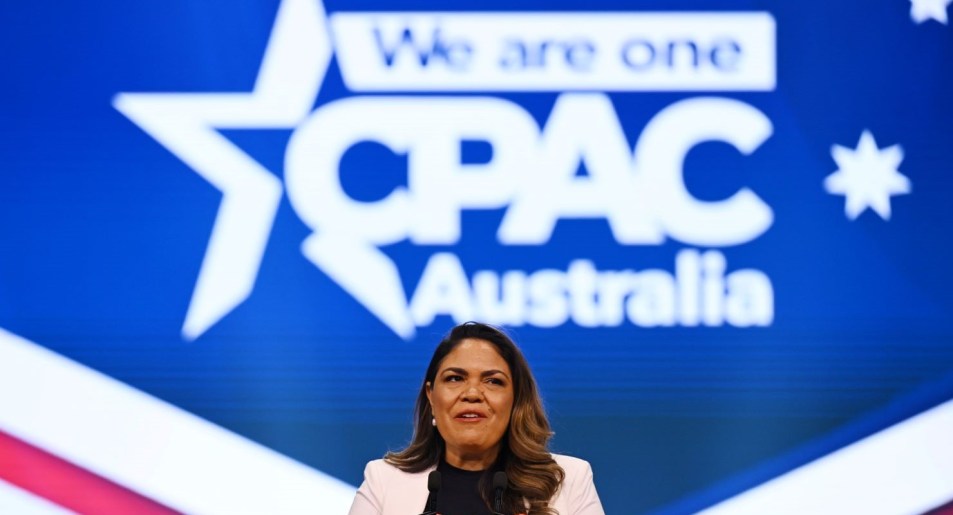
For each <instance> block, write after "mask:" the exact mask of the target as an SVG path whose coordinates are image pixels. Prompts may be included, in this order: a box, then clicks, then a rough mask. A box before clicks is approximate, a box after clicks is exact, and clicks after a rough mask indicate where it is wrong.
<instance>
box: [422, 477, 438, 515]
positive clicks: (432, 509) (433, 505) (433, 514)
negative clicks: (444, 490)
mask: <svg viewBox="0 0 953 515" xmlns="http://www.w3.org/2000/svg"><path fill="white" fill-rule="evenodd" d="M427 490H429V491H430V494H429V495H428V496H427V505H426V506H425V507H424V512H423V513H421V514H420V515H437V494H438V493H439V492H440V472H437V471H436V470H434V471H433V472H431V473H430V475H429V476H427Z"/></svg>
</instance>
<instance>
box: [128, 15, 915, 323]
mask: <svg viewBox="0 0 953 515" xmlns="http://www.w3.org/2000/svg"><path fill="white" fill-rule="evenodd" d="M569 16H570V14H566V13H543V12H534V13H335V14H333V15H332V16H330V18H327V17H326V16H325V13H324V11H323V8H322V6H321V5H320V3H317V2H313V1H310V0H285V1H284V2H283V3H282V5H281V7H280V9H279V13H278V17H277V21H276V24H275V27H274V30H273V32H272V35H271V40H270V42H269V44H268V48H267V51H266V53H265V57H264V60H263V62H262V65H261V70H260V72H259V76H258V79H257V81H256V83H255V87H254V89H253V91H252V92H251V93H246V94H235V93H213V94H187V93H166V94H158V93H151V94H142V93H122V94H119V95H118V96H117V97H116V99H115V101H114V105H115V107H116V108H117V109H119V110H120V111H121V112H123V113H124V114H125V115H126V116H128V117H129V118H130V119H132V120H133V121H134V122H135V123H137V124H138V125H139V126H140V127H142V128H143V129H144V130H145V131H146V132H148V133H149V134H150V135H152V136H153V137H154V138H155V139H156V140H158V141H159V142H160V143H161V144H163V145H164V146H166V147H167V148H168V149H169V150H170V151H172V152H173V153H175V154H176V155H177V156H178V157H180V158H181V159H182V160H183V161H184V162H185V163H186V164H188V165H189V166H191V167H192V168H193V169H194V170H195V171H196V172H197V173H199V174H200V175H201V176H202V177H204V178H205V179H206V180H208V181H209V182H210V183H211V184H212V185H213V186H215V187H216V188H218V189H219V190H220V191H221V192H222V195H223V197H222V202H221V206H220V208H219V212H218V215H217V219H216V222H215V226H214V230H213V233H212V235H211V238H210V241H209V245H208V249H207V252H206V255H205V259H204V262H203V264H202V268H201V272H200V274H199V277H198V280H197V283H196V285H195V291H194V293H193V298H192V301H191V304H190V306H189V310H188V313H187V315H186V319H185V323H184V326H183V329H182V331H183V335H184V336H185V337H186V338H187V339H194V338H197V337H198V336H200V335H201V334H202V333H204V332H205V331H206V330H208V329H209V328H210V327H211V326H213V325H214V324H215V323H217V322H218V321H219V320H220V319H221V318H222V317H223V316H225V315H226V314H228V313H229V312H230V311H231V310H232V309H234V308H235V307H236V306H237V305H239V304H240V303H241V302H243V301H244V300H245V299H246V298H247V297H248V296H249V295H250V294H251V291H252V288H253V285H254V282H255V277H256V275H257V272H258V269H259V266H260V264H261V260H262V255H263V253H264V249H265V245H266V243H267V241H268V238H269V234H270V232H271V227H272V224H273V222H274V218H275V213H276V211H277V207H278V204H279V202H280V199H281V198H282V195H283V194H285V193H286V194H287V196H288V199H289V201H290V203H291V205H292V207H293V208H294V210H295V212H296V213H297V214H298V216H299V217H300V218H301V220H302V221H304V222H305V223H306V224H307V225H308V226H309V227H310V228H311V229H312V231H313V233H312V234H311V235H310V236H308V237H307V238H306V239H305V241H304V242H303V244H302V253H303V254H304V255H305V256H306V257H307V258H308V259H309V260H310V261H311V262H312V263H313V264H314V265H316V266H317V267H318V268H319V269H320V270H322V271H323V272H324V273H325V274H327V275H328V276H329V277H330V278H331V279H333V280H334V281H335V282H336V283H337V284H338V285H340V286H341V287H342V288H343V289H344V290H345V291H347V292H348V293H349V294H350V295H351V296H352V297H354V298H355V299H356V300H357V301H358V302H360V303H361V304H362V305H363V306H364V307H366V308H367V309H368V310H369V311H370V312H371V313H373V314H374V315H375V316H376V317H377V318H379V319H380V320H381V321H382V322H383V323H384V324H385V325H387V327H389V328H390V329H391V330H393V331H394V332H395V333H396V334H398V335H399V336H401V337H403V338H405V339H409V338H412V337H413V336H414V334H415V331H416V328H417V327H420V326H426V325H428V324H430V323H431V322H432V321H433V320H434V318H435V317H436V316H438V315H450V316H452V317H453V318H454V319H455V320H457V321H464V320H469V319H475V318H478V319H482V320H486V321H488V322H493V323H498V324H506V325H524V324H529V325H534V326H538V327H555V326H559V325H562V324H564V323H567V322H568V321H570V320H571V321H572V322H574V323H576V324H578V325H580V326H583V327H598V326H618V325H621V324H623V323H625V322H628V323H631V324H633V325H636V326H640V327H667V326H689V327H690V326H698V325H706V326H721V325H725V324H728V325H732V326H736V327H748V326H767V325H770V324H771V323H772V321H773V318H774V291H773V285H772V283H771V280H770V278H769V277H768V276H767V275H766V274H765V273H764V272H762V271H760V270H756V269H750V268H749V269H738V270H729V266H728V263H727V260H726V258H725V255H724V254H722V252H721V251H719V250H717V247H725V246H735V245H741V244H745V243H748V242H751V241H753V240H755V239H756V238H758V237H759V236H760V235H762V234H764V233H765V232H766V231H768V230H769V229H770V227H771V225H772V223H773V220H774V213H773V211H772V209H771V207H770V206H769V205H768V204H767V203H766V202H765V201H764V200H763V199H762V198H761V197H759V195H758V194H757V192H755V191H753V190H751V189H749V188H747V187H741V188H740V189H738V190H737V191H736V192H734V193H733V194H731V195H729V196H727V197H726V198H722V199H719V200H701V199H699V198H696V197H695V196H693V195H692V193H690V192H689V191H688V189H687V188H686V185H685V181H684V177H683V165H684V161H685V157H686V155H687V154H688V153H689V151H691V150H692V149H693V148H694V147H695V146H697V145H699V144H701V143H705V142H711V141H716V142H721V143H725V144H728V145H731V146H732V147H734V148H735V149H737V151H738V152H739V153H741V154H742V155H750V154H752V153H753V152H756V151H757V150H758V148H759V147H760V146H761V145H762V144H763V143H764V142H765V141H766V140H768V139H769V138H770V137H771V135H772V132H773V126H772V122H771V120H770V119H769V118H768V117H767V116H766V115H765V114H764V113H762V112H761V111H760V110H758V109H757V108H755V107H753V106H751V105H749V104H747V103H745V102H742V101H739V100H734V99H729V98H723V97H718V96H710V94H708V95H704V96H697V97H691V98H688V99H684V100H681V101H677V102H675V103H673V104H671V105H669V106H667V107H665V108H664V109H662V110H661V111H660V112H658V113H657V114H656V115H655V116H653V117H652V118H651V119H650V120H649V121H648V122H647V124H646V125H645V127H644V128H643V129H642V131H641V134H640V135H639V137H638V139H637V141H636V142H635V144H634V147H631V146H630V145H629V143H627V140H626V137H625V133H624V132H623V128H622V126H621V123H620V120H619V116H618V115H617V113H616V111H615V108H614V106H613V103H612V101H611V99H610V98H609V96H608V95H607V94H606V93H599V92H594V91H605V92H610V91H612V92H636V91H688V92H690V91H708V92H710V91H772V90H773V89H774V88H775V84H776V62H775V61H776V60H775V39H776V36H775V23H774V19H773V18H772V17H771V15H770V14H768V13H764V12H741V13H722V12H719V13H691V12H689V13H612V14H602V13H573V14H572V15H571V16H572V23H571V24H569V23H566V21H567V19H568V17H569ZM568 27H571V29H570V28H568ZM332 50H333V52H334V53H335V55H336V56H337V62H338V63H339V66H340V69H341V72H342V76H343V79H344V82H345V85H346V86H347V87H348V89H349V90H351V91H352V92H357V93H359V92H374V91H389V92H395V91H396V92H400V91H413V92H417V93H420V92H426V93H434V94H433V95H425V96H421V95H419V94H418V95H414V96H401V95H386V96H381V95H375V96H361V95H356V96H350V97H346V98H344V99H340V100H335V101H332V102H330V103H327V104H324V105H321V106H319V107H318V108H317V109H315V110H314V111H313V112H312V110H311V106H312V104H313V101H314V99H315V97H316V95H317V92H318V90H319V88H320V86H321V83H322V80H323V77H324V75H325V72H326V71H327V68H328V66H329V63H330V60H331V56H332ZM534 91H535V92H556V93H558V97H557V100H556V102H555V105H554V107H553V109H552V111H551V113H550V114H549V115H548V117H547V119H546V120H545V121H544V122H542V123H538V122H537V121H536V120H535V119H534V118H533V117H532V116H531V115H530V113H528V112H527V111H526V110H525V109H524V108H523V107H522V106H520V105H519V104H517V103H515V102H512V101H510V100H506V99H504V98H501V97H496V96H486V95H485V93H484V92H534ZM437 92H456V93H460V92H466V93H479V95H465V96H460V95H456V96H440V95H437V94H436V93H437ZM239 128H291V129H294V133H293V135H292V137H291V139H290V141H289V143H288V147H287V151H286V160H285V169H284V178H285V180H284V184H282V182H281V181H280V180H279V179H278V178H277V177H276V175H275V174H273V173H271V172H270V171H268V170H267V169H265V168H264V167H263V166H261V165H260V164H259V163H257V162H256V161H255V160H254V159H252V158H251V157H250V156H248V155H247V154H246V153H244V152H243V151H241V150H240V149H239V148H238V147H236V146H235V145H234V144H232V143H231V142H230V141H228V140H227V139H226V138H225V137H223V136H222V135H221V134H219V133H218V132H217V131H218V129H239ZM367 141H370V142H375V143H378V144H380V145H383V146H384V147H386V148H388V149H389V150H390V151H392V152H393V153H394V154H396V155H400V156H405V157H406V160H407V185H406V186H400V187H396V188H394V189H393V190H392V191H390V192H389V193H388V194H387V195H386V196H385V197H384V198H382V199H379V200H376V201H373V202H364V201H357V200H355V199H353V198H351V197H350V196H349V195H348V194H347V193H346V192H345V190H344V187H343V185H342V182H341V177H340V165H341V159H342V156H343V155H344V153H345V152H346V151H347V150H348V149H350V148H351V147H353V146H354V145H355V144H357V143H360V142H367ZM466 141H480V142H484V143H486V144H488V145H489V147H490V148H491V149H492V157H491V158H490V159H489V160H488V161H487V162H484V163H479V164H474V163H464V162H463V160H462V156H461V150H460V148H461V145H462V144H463V143H464V142H466ZM871 145H873V147H871ZM870 152H876V145H875V144H874V143H873V139H872V136H870V135H869V134H868V133H865V136H864V137H863V138H862V139H861V143H860V146H859V147H858V150H857V151H856V154H854V156H856V158H855V159H853V160H852V158H850V156H849V152H848V151H846V150H844V149H841V148H840V147H837V148H835V151H834V156H835V158H836V159H837V162H838V164H839V165H840V166H841V169H840V170H839V172H838V173H837V174H835V175H832V176H831V177H830V178H829V179H828V180H827V182H826V183H825V186H826V188H827V190H828V191H829V192H830V193H835V194H843V195H846V196H847V213H848V216H849V217H852V218H853V217H856V216H857V215H858V214H859V213H860V211H862V210H863V209H864V208H865V207H871V208H872V209H874V210H875V211H876V212H877V213H878V214H880V215H881V216H882V217H883V218H885V219H886V218H888V217H889V212H890V211H889V195H891V194H899V193H904V192H907V191H909V182H908V181H906V179H905V178H904V177H903V176H902V175H899V174H898V173H896V172H895V171H894V174H893V175H884V174H879V175H876V176H875V177H876V178H879V179H878V180H879V181H880V182H877V181H874V182H871V183H867V182H866V180H865V179H863V178H861V179H858V177H859V175H858V174H863V173H864V172H863V171H862V168H863V167H864V166H867V165H868V164H870V162H872V161H871V160H874V159H876V156H873V155H872V154H870ZM884 152H885V154H883V155H884V156H885V157H883V159H885V160H886V161H883V162H884V163H885V165H884V166H887V165H890V164H891V163H893V162H894V161H896V163H893V164H892V166H893V167H894V168H895V166H896V164H898V163H899V149H894V148H891V149H887V150H886V151H884ZM888 161H889V163H888ZM852 163H853V164H852ZM855 165H856V166H855ZM580 166H585V168H586V170H587V172H588V173H587V175H586V176H579V175H578V174H577V170H578V169H579V167H580ZM889 167H890V166H888V168H889ZM858 170H861V171H858ZM865 184H866V185H865ZM884 188H885V189H884ZM487 209H504V210H505V211H504V215H503V218H502V220H501V222H500V224H499V227H498V228H497V233H496V236H497V240H498V242H499V243H500V244H501V245H504V246H544V245H546V244H547V242H548V241H549V240H550V238H551V236H552V234H553V231H554V228H555V225H556V223H557V221H559V220H561V219H573V218H584V219H604V220H606V221H607V222H608V225H609V227H610V229H611V233H612V237H613V238H614V240H615V242H616V243H617V244H619V245H626V246H637V245H641V246H647V245H661V244H663V243H666V242H668V241H674V242H678V243H681V244H684V245H688V246H694V247H705V248H707V249H708V250H704V249H701V248H693V247H687V248H682V249H680V250H678V251H677V252H676V254H675V255H674V256H673V263H674V266H673V268H672V270H663V269H655V268H651V269H641V270H635V269H622V270H599V269H598V268H597V267H596V264H595V263H594V262H593V261H590V260H588V259H585V256H580V257H579V259H575V260H572V261H571V262H569V263H568V264H567V266H566V267H565V269H553V268H545V269H540V270H523V269H510V270H503V271H496V270H479V271H476V272H474V273H472V275H470V276H468V275H467V273H466V271H465V269H464V266H463V263H462V262H461V259H460V256H458V255H457V254H455V253H453V252H447V251H443V252H437V253H434V254H432V255H431V256H430V258H429V260H428V262H427V264H426V266H425V268H424V271H423V273H422V275H421V276H420V278H419V280H418V281H417V285H416V288H415V290H414V291H413V292H411V293H410V295H408V292H405V289H404V286H403V283H402V281H401V278H400V274H399V267H398V265H397V264H396V263H395V262H394V261H393V260H392V259H391V258H390V257H389V256H388V255H387V254H386V253H385V252H384V251H383V250H381V247H383V246H386V245H390V244H395V243H399V242H404V241H409V242H410V243H412V244H414V245H418V246H422V247H424V246H442V247H446V246H452V245H455V244H457V243H458V242H459V241H460V238H461V233H462V222H461V214H462V213H463V212H464V211H467V210H487Z"/></svg>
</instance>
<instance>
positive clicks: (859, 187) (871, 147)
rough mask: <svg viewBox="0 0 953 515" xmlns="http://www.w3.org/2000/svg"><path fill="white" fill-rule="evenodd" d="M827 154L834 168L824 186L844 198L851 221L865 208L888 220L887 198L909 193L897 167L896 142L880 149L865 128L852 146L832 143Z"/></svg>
mask: <svg viewBox="0 0 953 515" xmlns="http://www.w3.org/2000/svg"><path fill="white" fill-rule="evenodd" d="M831 155H832V156H833V157H834V161H835V162H836V163H837V166H838V170H837V171H836V172H834V173H833V174H831V175H829V176H827V178H826V179H824V189H826V190H827V192H828V193H830V194H832V195H844V196H846V197H847V198H846V203H845V205H844V212H845V213H846V214H847V218H850V219H851V220H854V219H856V218H857V217H858V216H860V214H861V213H862V212H863V211H864V210H865V209H867V208H868V207H869V208H870V209H873V210H874V211H875V212H876V213H877V214H878V215H880V217H881V218H883V219H884V220H890V197H891V196H893V195H902V194H904V193H910V180H909V179H907V177H906V176H904V175H903V174H901V173H900V171H899V170H897V167H898V166H900V162H901V161H903V149H902V148H901V147H900V145H893V146H891V147H889V148H885V149H882V150H881V149H879V148H877V142H876V141H874V136H873V135H872V134H871V133H870V131H867V130H865V131H864V133H863V134H861V136H860V141H859V142H858V143H857V148H856V149H854V150H851V149H849V148H847V147H842V146H840V145H834V146H832V147H831Z"/></svg>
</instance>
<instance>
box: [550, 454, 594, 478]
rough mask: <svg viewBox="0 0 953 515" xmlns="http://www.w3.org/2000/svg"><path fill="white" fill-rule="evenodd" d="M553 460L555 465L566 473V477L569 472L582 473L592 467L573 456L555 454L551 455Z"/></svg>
mask: <svg viewBox="0 0 953 515" xmlns="http://www.w3.org/2000/svg"><path fill="white" fill-rule="evenodd" d="M553 459H554V460H556V463H557V464H558V465H559V466H560V467H562V468H563V470H565V471H566V474H567V475H568V474H569V473H570V472H582V471H585V470H591V469H592V466H591V465H589V462H588V461H586V460H584V459H582V458H577V457H575V456H567V455H565V454H555V453H553Z"/></svg>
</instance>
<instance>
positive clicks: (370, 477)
mask: <svg viewBox="0 0 953 515" xmlns="http://www.w3.org/2000/svg"><path fill="white" fill-rule="evenodd" d="M553 458H554V459H555V460H556V463H558V464H559V466H560V467H562V468H563V470H564V471H566V478H565V479H563V483H562V485H560V487H559V489H558V490H557V491H556V496H555V497H554V498H553V500H552V502H550V506H552V507H553V508H554V509H555V510H556V511H557V513H559V515H605V511H603V509H602V503H600V502H599V494H597V493H596V485H595V484H593V482H592V467H590V466H589V462H587V461H584V460H581V459H579V458H573V457H572V456H563V455H561V454H553ZM432 470H433V468H430V469H428V470H425V471H423V472H415V473H410V472H404V471H402V470H400V469H398V468H397V467H395V466H393V465H391V464H389V463H386V462H385V461H384V460H374V461H372V462H370V463H368V464H367V467H366V468H365V469H364V482H363V483H361V487H360V488H359V489H358V490H357V495H355V496H354V503H353V504H352V505H351V511H350V512H348V515H417V514H419V513H421V512H423V511H424V504H426V502H427V476H429V475H430V472H431V471H432ZM444 515H453V514H444ZM530 515H532V514H530Z"/></svg>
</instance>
